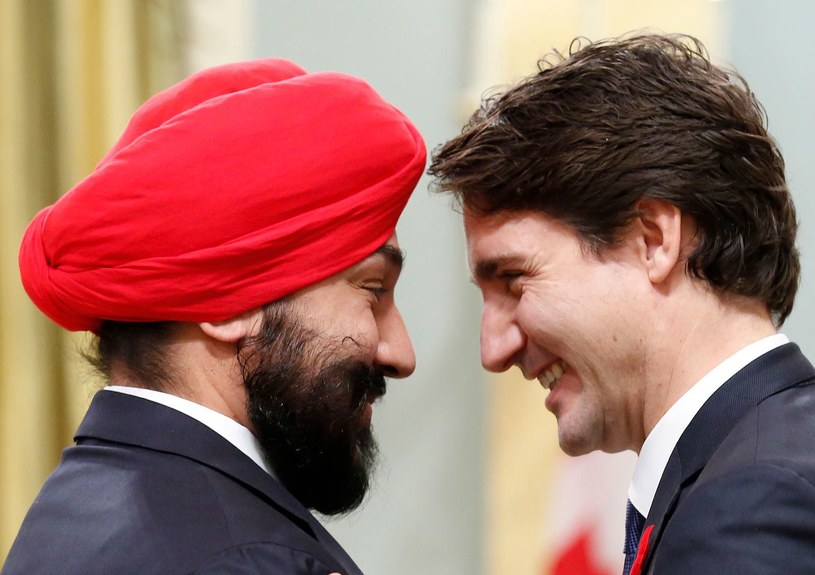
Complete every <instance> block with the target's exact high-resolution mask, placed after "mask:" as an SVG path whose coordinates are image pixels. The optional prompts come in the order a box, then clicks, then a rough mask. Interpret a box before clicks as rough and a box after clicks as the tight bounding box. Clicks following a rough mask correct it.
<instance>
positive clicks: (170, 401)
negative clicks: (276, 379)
mask: <svg viewBox="0 0 815 575" xmlns="http://www.w3.org/2000/svg"><path fill="white" fill-rule="evenodd" d="M104 390H105V391H113V392H117V393H125V394H127V395H134V396H136V397H141V398H142V399H147V400H149V401H154V402H156V403H160V404H161V405H165V406H167V407H169V408H172V409H175V410H176V411H180V412H181V413H183V414H185V415H189V416H190V417H192V418H193V419H196V420H198V421H200V422H201V423H203V424H204V425H206V426H207V427H209V428H210V429H211V430H212V431H214V432H215V433H217V434H218V435H220V436H221V437H223V438H224V439H226V440H227V441H228V442H229V443H231V444H232V445H234V446H235V447H237V448H238V449H239V450H240V451H241V452H243V453H244V455H246V456H247V457H248V458H249V459H251V460H252V461H254V462H255V463H257V464H258V465H259V466H260V468H261V469H263V470H264V471H265V472H266V473H268V474H269V475H272V476H274V473H272V470H271V468H270V467H269V465H268V464H267V463H266V460H265V459H264V457H263V448H262V447H261V446H260V442H259V441H258V440H257V438H256V437H255V436H254V434H252V432H251V431H249V430H248V429H247V428H246V427H244V426H243V425H241V424H240V423H238V422H237V421H235V420H234V419H232V418H231V417H227V416H226V415H224V414H222V413H218V412H217V411H215V410H213V409H210V408H208V407H204V406H203V405H200V404H198V403H195V402H192V401H190V400H188V399H184V398H182V397H178V396H177V395H171V394H169V393H164V392H162V391H155V390H152V389H142V388H140V387H126V386H122V385H109V386H107V387H105V389H104Z"/></svg>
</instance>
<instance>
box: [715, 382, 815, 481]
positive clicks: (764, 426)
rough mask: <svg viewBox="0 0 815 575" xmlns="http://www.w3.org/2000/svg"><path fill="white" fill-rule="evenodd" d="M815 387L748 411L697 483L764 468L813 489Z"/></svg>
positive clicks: (783, 395)
mask: <svg viewBox="0 0 815 575" xmlns="http://www.w3.org/2000/svg"><path fill="white" fill-rule="evenodd" d="M812 437H815V385H813V384H812V383H809V384H806V385H802V386H796V387H792V388H789V389H787V390H784V391H782V392H780V393H777V394H775V395H772V396H770V397H768V398H767V399H765V400H764V401H762V402H761V403H760V404H759V405H757V406H756V407H755V408H754V409H751V410H750V411H749V412H748V413H747V414H745V415H744V417H742V418H741V419H740V420H739V422H738V423H737V424H736V425H735V426H734V427H733V429H732V430H731V431H730V433H728V434H727V437H725V439H724V441H722V443H721V445H720V446H719V447H718V448H717V449H716V451H715V452H714V453H713V455H712V456H711V458H710V460H709V461H708V463H707V465H706V466H705V469H704V471H703V472H702V475H701V476H700V478H699V479H700V481H702V482H704V481H705V480H706V479H713V478H715V477H717V476H719V475H721V474H725V473H728V472H730V471H732V470H734V469H738V468H742V467H744V466H749V465H753V464H765V465H769V466H774V467H777V468H779V469H787V470H789V471H791V472H793V473H794V474H797V475H799V476H800V477H801V478H802V479H803V480H804V481H806V482H808V483H810V484H811V485H815V444H813V442H812Z"/></svg>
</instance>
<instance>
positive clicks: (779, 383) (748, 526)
mask: <svg viewBox="0 0 815 575" xmlns="http://www.w3.org/2000/svg"><path fill="white" fill-rule="evenodd" d="M650 525H653V529H652V532H651V537H650V541H649V544H648V551H647V554H646V555H645V563H644V564H643V567H644V568H643V571H642V572H643V573H656V574H657V575H662V574H685V573H687V574H693V575H705V574H711V575H752V574H756V575H758V574H762V575H765V574H770V573H778V574H782V573H783V574H784V575H791V574H802V575H803V574H807V575H812V574H815V370H813V367H812V365H811V364H810V363H809V362H808V361H807V360H806V358H805V357H804V356H803V355H802V354H801V352H800V350H799V349H798V346H796V345H794V344H787V345H784V346H782V347H779V348H777V349H775V350H773V351H771V352H769V353H767V354H765V355H763V356H761V357H759V358H758V359H756V360H755V361H753V362H752V363H750V364H749V365H747V366H746V367H745V368H744V369H742V370H741V371H740V372H738V373H737V374H736V375H734V376H733V377H732V378H731V379H730V380H729V381H727V382H726V383H725V384H724V385H723V386H722V387H721V388H720V389H719V390H718V391H716V393H714V394H713V396H711V398H710V399H709V400H708V401H707V402H706V403H705V405H704V406H703V407H702V409H701V410H700V411H699V413H697V414H696V416H695V417H694V418H693V420H692V421H691V424H690V425H689V426H688V428H687V429H686V430H685V432H684V433H683V434H682V437H681V438H680V440H679V443H678V444H677V446H676V449H675V450H674V452H673V453H672V455H671V457H670V459H669V461H668V464H667V467H666V469H665V473H664V474H663V476H662V480H661V481H660V484H659V488H658V489H657V492H656V495H655V497H654V501H653V504H652V505H651V511H650V513H649V515H648V517H647V519H646V522H645V529H648V526H650Z"/></svg>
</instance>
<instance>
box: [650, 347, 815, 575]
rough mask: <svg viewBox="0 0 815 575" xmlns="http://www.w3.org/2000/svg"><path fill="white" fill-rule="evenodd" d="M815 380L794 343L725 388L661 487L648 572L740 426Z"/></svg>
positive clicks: (684, 442)
mask: <svg viewBox="0 0 815 575" xmlns="http://www.w3.org/2000/svg"><path fill="white" fill-rule="evenodd" d="M813 377H815V369H813V367H812V364H810V363H809V361H807V359H806V358H805V357H804V355H803V354H802V353H801V350H800V349H799V348H798V346H797V345H795V344H793V343H788V344H785V345H782V346H780V347H778V348H776V349H774V350H771V351H769V352H767V353H766V354H764V355H762V356H761V357H759V358H757V359H756V360H754V361H752V362H751V363H749V364H748V365H746V366H745V367H744V368H743V369H741V370H740V371H739V372H737V373H736V374H735V375H733V377H731V378H730V379H729V380H727V382H725V384H724V385H722V386H721V387H720V388H719V389H718V390H717V391H716V393H714V394H713V395H712V396H711V397H710V399H708V400H707V402H705V404H704V405H703V406H702V409H700V410H699V412H698V413H697V414H696V415H695V416H694V418H693V419H692V420H691V422H690V424H689V425H688V428H687V429H686V430H685V431H684V433H683V434H682V436H681V437H680V438H679V443H677V445H676V448H675V449H674V451H673V453H671V457H670V459H669V460H668V464H667V465H666V467H665V471H664V472H663V474H662V478H661V480H660V482H659V487H658V488H657V491H656V494H655V495H654V501H653V503H652V504H651V510H650V512H649V513H648V517H647V518H646V520H645V528H647V527H648V526H649V525H653V526H654V528H653V531H652V533H651V538H650V541H649V548H648V550H647V553H646V556H645V561H644V563H643V572H644V573H648V572H649V567H650V565H651V562H652V559H653V555H654V550H655V549H656V548H657V546H658V544H659V540H660V538H661V537H662V533H663V531H664V529H665V526H666V524H667V523H668V521H669V520H670V518H671V516H672V515H673V512H674V510H675V509H676V506H677V504H678V503H679V499H680V496H681V495H682V493H683V491H684V490H686V489H688V488H689V487H691V486H692V485H693V483H694V482H695V481H696V479H697V477H699V474H700V473H701V472H702V470H703V469H704V467H705V465H706V464H707V462H708V461H709V460H710V458H711V456H712V455H713V453H714V452H715V451H716V449H717V448H718V447H719V445H721V443H722V441H724V439H725V437H727V435H728V434H729V433H730V431H731V430H732V429H733V427H734V426H735V425H736V423H737V422H738V421H739V420H740V419H741V418H742V417H743V416H744V415H745V414H746V413H747V412H748V411H749V410H751V409H753V408H755V407H756V406H757V405H758V404H759V403H761V402H762V401H764V400H765V399H766V398H767V397H769V396H771V395H774V394H776V393H778V392H780V391H783V390H785V389H788V388H790V387H794V386H795V385H798V384H800V383H802V382H804V381H806V380H808V379H811V378H813Z"/></svg>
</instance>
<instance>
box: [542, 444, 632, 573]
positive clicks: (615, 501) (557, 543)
mask: <svg viewBox="0 0 815 575" xmlns="http://www.w3.org/2000/svg"><path fill="white" fill-rule="evenodd" d="M635 462H636V456H635V454H633V453H630V452H629V453H618V454H613V455H609V454H606V453H600V452H596V453H590V454H588V455H583V456H580V457H568V456H566V455H561V456H559V462H558V463H559V465H557V467H556V470H555V471H554V474H555V480H554V485H555V488H554V489H552V491H551V496H550V498H549V501H548V504H547V506H546V509H545V513H544V515H545V517H544V519H543V520H544V525H545V528H544V532H545V539H544V541H543V542H542V544H543V545H545V546H546V547H545V548H544V549H548V552H547V553H546V555H547V556H548V557H549V559H548V560H547V561H545V562H544V565H543V566H542V569H541V574H542V575H619V574H620V573H621V572H622V569H623V559H624V555H623V543H624V541H625V504H626V500H627V499H628V484H629V483H630V481H631V475H632V473H633V470H634V464H635Z"/></svg>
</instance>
